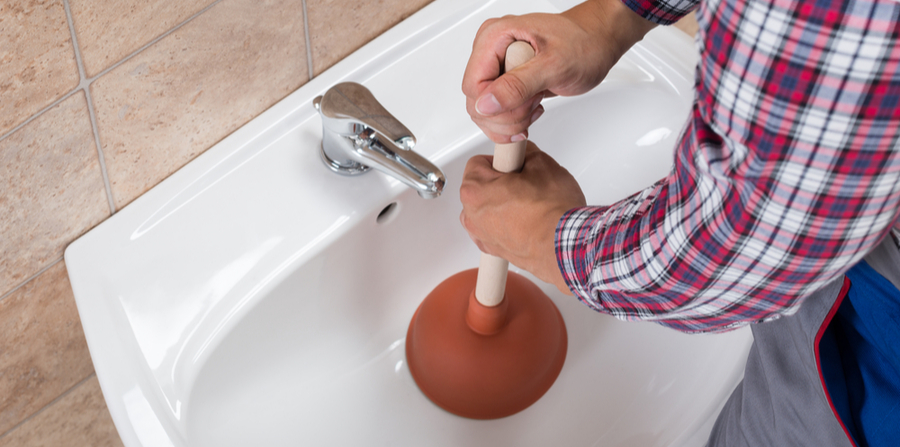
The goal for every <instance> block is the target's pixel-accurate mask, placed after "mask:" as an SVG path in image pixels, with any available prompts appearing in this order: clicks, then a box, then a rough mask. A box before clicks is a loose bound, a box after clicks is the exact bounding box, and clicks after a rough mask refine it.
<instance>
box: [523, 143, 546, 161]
mask: <svg viewBox="0 0 900 447" xmlns="http://www.w3.org/2000/svg"><path fill="white" fill-rule="evenodd" d="M540 152H543V151H542V150H541V148H539V147H538V145H537V144H534V141H530V140H529V141H528V143H526V144H525V156H526V157H527V156H529V155H531V154H536V153H540Z"/></svg>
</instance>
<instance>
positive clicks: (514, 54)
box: [406, 42, 568, 419]
mask: <svg viewBox="0 0 900 447" xmlns="http://www.w3.org/2000/svg"><path fill="white" fill-rule="evenodd" d="M533 56H534V50H533V49H532V48H531V46H530V45H528V44H527V43H525V42H515V43H513V44H512V45H510V46H509V48H508V49H507V52H506V70H507V71H510V70H512V69H513V68H515V67H516V66H518V65H521V64H522V63H524V62H525V61H527V60H528V59H530V58H531V57H533ZM524 158H525V142H524V141H522V142H518V143H512V144H497V145H496V147H495V148H494V162H493V167H494V169H496V170H498V171H501V172H515V171H518V170H519V169H521V167H522V162H523V160H524ZM567 347H568V338H567V334H566V325H565V322H564V321H563V319H562V315H560V313H559V310H558V309H557V308H556V305H554V304H553V301H551V300H550V298H549V297H548V296H547V295H546V294H544V292H542V291H541V290H540V289H539V288H538V287H537V286H536V285H534V284H533V283H532V282H531V281H529V280H528V279H526V278H525V277H524V276H522V275H519V274H516V273H511V272H509V262H507V261H506V260H504V259H502V258H498V257H494V256H491V255H487V254H484V253H482V254H481V262H480V264H479V268H478V269H471V270H466V271H463V272H460V273H457V274H456V275H453V276H451V277H450V278H448V279H447V280H445V281H444V282H442V283H441V284H439V285H438V286H437V287H436V288H435V289H434V290H433V291H432V292H431V293H430V294H429V295H428V296H427V297H426V298H425V300H424V301H422V304H421V305H419V308H418V309H417V310H416V313H415V315H413V318H412V321H411V322H410V324H409V330H408V331H407V334H406V359H407V363H408V364H409V370H410V372H411V373H412V376H413V379H415V381H416V384H418V385H419V389H421V390H422V392H423V393H424V394H425V395H426V396H427V397H428V398H429V399H431V401H432V402H434V403H435V404H437V405H438V406H440V407H441V408H443V409H445V410H447V411H449V412H451V413H453V414H456V415H458V416H463V417H467V418H472V419H497V418H502V417H506V416H510V415H513V414H515V413H518V412H519V411H522V410H524V409H525V408H528V407H529V406H530V405H531V404H533V403H534V402H536V401H537V400H538V399H540V398H541V396H543V395H544V393H546V392H547V390H549V389H550V386H551V385H553V382H554V381H556V377H557V376H559V372H560V371H561V370H562V366H563V363H564V362H565V359H566V350H567Z"/></svg>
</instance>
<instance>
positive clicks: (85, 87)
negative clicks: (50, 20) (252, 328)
mask: <svg viewBox="0 0 900 447" xmlns="http://www.w3.org/2000/svg"><path fill="white" fill-rule="evenodd" d="M222 1H223V0H216V1H214V2H212V3H210V4H209V5H208V6H206V7H205V8H203V9H201V10H200V11H199V12H197V13H196V14H194V15H192V16H190V17H188V18H187V19H186V20H184V21H183V22H181V23H179V24H178V25H176V26H174V27H173V28H171V29H170V30H169V31H166V32H165V33H163V34H161V35H160V36H158V37H157V38H155V39H153V40H151V41H150V42H149V43H147V44H146V45H144V46H142V47H140V48H138V49H137V50H135V51H134V52H132V53H130V54H129V55H127V56H125V57H124V58H122V60H120V61H118V62H116V63H115V64H113V65H112V66H110V67H109V68H107V69H105V70H103V71H101V72H100V73H98V74H97V75H96V76H92V77H90V78H88V77H87V76H86V74H85V71H84V64H83V62H82V59H81V50H80V48H79V46H78V40H77V36H76V35H75V25H74V21H73V20H72V11H71V9H70V8H69V0H63V7H64V9H65V12H66V22H67V25H68V26H69V34H70V36H71V38H72V47H73V49H74V50H75V62H76V65H77V66H78V76H79V78H80V82H79V83H78V85H77V86H76V87H75V88H73V89H72V90H71V91H69V92H68V93H66V94H64V95H63V96H62V97H61V98H59V99H57V100H56V101H53V102H52V103H51V104H50V105H48V106H47V107H44V108H43V109H41V110H39V111H38V112H36V113H35V114H34V115H31V116H30V117H28V119H26V120H25V121H23V122H22V123H20V124H19V125H17V126H16V127H13V128H12V129H10V130H9V131H8V132H6V133H4V134H2V135H0V141H3V140H5V139H6V138H8V137H10V136H11V135H12V134H14V133H16V132H17V131H19V130H21V129H22V128H23V127H25V126H27V125H28V124H29V123H31V122H32V121H34V120H36V119H37V118H38V117H40V116H41V115H43V114H44V113H45V112H47V111H48V110H50V109H52V108H54V107H56V106H58V105H59V104H60V103H62V102H63V101H65V100H67V99H69V98H70V97H71V96H72V95H74V94H75V93H78V92H79V91H83V92H84V94H85V99H86V100H87V103H88V114H89V116H90V120H91V130H92V131H93V133H94V144H95V145H96V147H97V156H98V158H99V160H100V171H101V176H102V177H103V183H104V187H105V188H106V199H107V201H108V202H109V209H110V214H111V215H112V214H115V212H116V209H115V201H114V200H113V196H112V188H111V185H110V183H109V176H108V174H107V170H106V161H105V159H104V157H103V151H102V149H101V148H102V146H101V145H100V132H99V127H98V126H97V118H96V114H95V112H94V107H93V97H92V96H91V93H90V85H91V83H93V82H94V81H95V80H97V79H98V78H100V77H101V76H103V75H105V74H106V73H109V72H110V71H112V70H113V69H115V68H116V67H118V66H119V65H122V64H123V63H125V62H126V61H128V60H129V59H131V58H132V57H134V56H136V55H137V54H138V53H140V52H141V51H144V50H145V49H147V48H148V47H150V46H152V45H153V44H155V43H157V42H159V41H160V40H162V39H163V38H165V37H166V36H168V35H169V34H171V33H173V32H175V31H176V30H178V29H179V28H181V27H182V26H184V25H186V24H187V23H188V22H190V21H191V20H194V19H195V18H197V16H199V15H200V14H203V13H204V12H206V11H208V10H209V9H210V8H212V7H214V6H216V5H217V4H219V3H221V2H222ZM304 1H305V0H304ZM63 259H64V258H63V257H62V256H61V257H60V258H59V259H56V260H54V261H53V262H51V263H50V264H49V265H47V266H45V267H43V268H41V269H40V270H39V271H38V272H37V273H35V274H34V275H31V276H30V277H28V279H26V280H24V281H22V282H20V283H19V284H18V285H16V286H15V287H13V288H12V289H11V290H10V291H8V292H6V293H4V294H3V295H0V301H2V300H3V299H5V298H6V297H8V296H9V295H11V294H12V293H13V292H15V291H16V290H19V289H20V288H22V286H24V285H25V284H28V283H29V282H31V281H32V280H34V279H35V278H37V277H38V276H40V275H41V274H42V273H44V272H46V271H47V270H48V269H49V268H50V267H53V266H54V265H56V263H58V262H59V261H62V260H63ZM0 437H2V436H0Z"/></svg>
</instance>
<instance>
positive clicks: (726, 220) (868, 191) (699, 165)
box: [556, 0, 900, 332]
mask: <svg viewBox="0 0 900 447" xmlns="http://www.w3.org/2000/svg"><path fill="white" fill-rule="evenodd" d="M624 1H625V3H626V4H627V5H628V6H630V7H631V8H632V9H633V10H634V11H636V12H637V13H638V14H641V15H642V16H643V17H645V18H647V19H649V20H652V21H654V22H658V23H661V24H669V23H671V22H674V21H675V20H677V19H678V18H679V17H681V16H683V15H684V14H686V13H688V12H689V11H690V10H692V9H693V8H695V7H696V6H698V5H697V3H698V1H696V0H624ZM698 22H699V24H700V34H699V36H698V38H697V41H698V45H699V47H700V52H701V58H700V64H699V66H698V68H697V81H696V83H697V84H696V87H697V97H696V101H695V104H694V107H693V111H692V113H691V116H690V118H689V122H688V124H687V127H686V129H685V131H684V134H683V135H682V139H681V142H680V144H679V146H678V147H677V148H676V151H675V160H674V167H673V169H672V172H671V174H669V176H668V177H666V178H664V179H662V180H660V181H659V182H658V183H656V184H654V185H652V186H650V187H649V188H647V189H645V190H643V191H641V192H639V193H637V194H635V195H633V196H632V197H630V198H628V199H625V200H623V201H621V202H618V203H616V204H614V205H612V206H608V207H586V208H579V209H575V210H571V211H569V212H568V213H566V214H565V215H564V216H563V218H562V219H561V220H560V222H559V225H558V226H557V232H556V247H557V248H556V250H557V260H558V262H559V265H560V268H561V270H562V272H563V276H564V277H565V279H566V281H567V283H568V285H569V287H570V288H571V289H572V291H573V292H575V294H576V296H578V297H579V299H580V300H582V301H583V302H584V303H585V304H587V305H588V306H590V307H592V308H594V309H596V310H598V311H601V312H606V313H609V314H611V315H613V316H615V317H617V318H620V319H625V320H652V321H656V322H658V323H660V324H663V325H665V326H668V327H672V328H674V329H677V330H681V331H684V332H709V331H721V330H727V329H731V328H735V327H738V326H741V325H745V324H747V323H751V322H758V321H765V320H769V319H775V318H778V317H779V316H781V315H789V314H792V313H794V312H796V310H797V309H798V306H800V304H801V303H802V301H803V298H804V297H805V296H807V295H809V294H810V293H812V292H813V291H815V290H816V289H818V288H820V287H822V286H824V285H825V284H827V283H828V282H830V281H832V280H834V279H835V278H838V277H840V276H842V275H843V273H844V272H845V271H847V270H848V269H849V268H850V267H852V266H853V265H854V264H855V263H856V262H857V261H859V260H860V259H862V258H863V256H865V255H866V254H867V253H868V252H869V251H870V250H871V249H873V248H874V247H875V246H876V245H877V244H878V243H879V242H880V241H881V240H882V239H883V238H884V237H885V236H886V235H887V234H888V233H889V231H890V229H891V226H892V225H893V223H894V221H895V220H896V219H897V216H898V211H900V152H898V150H897V149H898V148H900V145H898V132H900V104H898V101H900V41H898V38H900V3H897V2H896V1H892V0H857V1H854V0H847V1H843V0H817V1H799V0H710V1H704V2H702V3H700V4H699V10H698Z"/></svg>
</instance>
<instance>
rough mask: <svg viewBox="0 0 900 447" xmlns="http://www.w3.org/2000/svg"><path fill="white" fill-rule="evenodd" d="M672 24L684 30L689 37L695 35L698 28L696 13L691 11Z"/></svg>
mask: <svg viewBox="0 0 900 447" xmlns="http://www.w3.org/2000/svg"><path fill="white" fill-rule="evenodd" d="M673 25H674V26H675V28H678V29H680V30H682V31H684V32H685V33H687V35H689V36H691V37H694V36H696V35H697V31H699V30H700V27H699V26H698V25H697V13H696V12H693V11H692V12H691V13H690V14H688V15H686V16H684V17H682V18H681V20H679V21H677V22H675V23H674V24H673Z"/></svg>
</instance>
